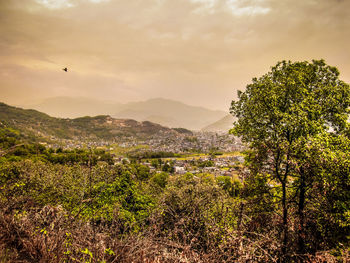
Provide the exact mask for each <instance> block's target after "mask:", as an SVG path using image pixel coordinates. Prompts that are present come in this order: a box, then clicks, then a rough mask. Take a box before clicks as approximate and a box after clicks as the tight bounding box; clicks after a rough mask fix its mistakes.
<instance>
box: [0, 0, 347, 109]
mask: <svg viewBox="0 0 350 263" xmlns="http://www.w3.org/2000/svg"><path fill="white" fill-rule="evenodd" d="M320 58H324V59H325V60H326V62H327V63H328V64H330V65H333V66H336V67H338V69H339V70H340V72H341V79H343V80H344V81H346V82H350V0H343V1H341V0H255V1H254V0H0V101H4V102H7V103H10V104H22V103H26V102H31V101H32V100H36V99H41V98H47V97H53V96H82V97H93V98H98V99H102V100H115V101H119V102H128V101H134V100H144V99H148V98H153V97H164V98H170V99H174V100H179V101H182V102H185V103H188V104H192V105H201V106H205V107H208V108H212V109H223V110H227V109H228V107H229V104H230V101H231V100H232V99H233V98H234V97H236V90H237V89H244V88H245V86H246V84H248V83H250V81H251V78H253V77H259V76H261V75H262V74H264V73H266V72H267V71H268V70H269V69H270V67H271V66H272V65H274V64H276V62H277V61H280V60H283V59H285V60H289V59H290V60H293V61H295V60H311V59H320ZM63 67H68V72H67V73H65V72H64V71H62V68H63Z"/></svg>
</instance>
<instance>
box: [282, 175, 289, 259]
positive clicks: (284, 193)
mask: <svg viewBox="0 0 350 263" xmlns="http://www.w3.org/2000/svg"><path fill="white" fill-rule="evenodd" d="M282 210H283V223H282V224H283V225H282V235H283V236H282V254H283V256H285V255H286V253H287V245H288V207H287V189H286V180H284V181H282Z"/></svg>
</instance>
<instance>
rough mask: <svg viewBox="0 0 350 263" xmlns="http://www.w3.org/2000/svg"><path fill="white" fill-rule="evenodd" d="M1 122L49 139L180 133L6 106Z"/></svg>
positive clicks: (154, 126)
mask: <svg viewBox="0 0 350 263" xmlns="http://www.w3.org/2000/svg"><path fill="white" fill-rule="evenodd" d="M0 121H1V124H2V125H3V126H5V127H10V128H15V129H18V130H20V131H21V132H22V133H23V134H25V135H26V136H31V137H41V138H45V139H80V140H81V139H103V140H111V139H114V138H118V137H130V136H134V137H137V138H143V137H147V136H151V135H154V134H157V133H158V132H160V131H162V132H173V133H177V132H176V131H175V130H172V129H169V128H166V127H163V126H161V125H159V124H155V123H152V122H148V121H144V122H138V121H135V120H130V119H114V118H112V117H110V116H108V115H100V116H95V117H81V118H75V119H61V118H55V117H51V116H49V115H47V114H45V113H42V112H39V111H36V110H24V109H21V108H17V107H13V106H9V105H6V104H4V103H0Z"/></svg>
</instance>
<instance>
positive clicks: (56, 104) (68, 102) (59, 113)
mask: <svg viewBox="0 0 350 263" xmlns="http://www.w3.org/2000/svg"><path fill="white" fill-rule="evenodd" d="M28 107H30V108H33V109H36V110H39V111H42V112H45V113H47V114H49V115H52V116H55V117H65V118H68V117H69V118H74V117H79V116H86V115H89V116H95V115H101V114H103V115H110V116H112V117H115V118H123V119H125V118H126V119H135V120H137V121H151V122H155V123H159V124H161V125H163V126H167V127H172V128H174V127H183V128H186V129H190V130H200V129H202V128H203V127H206V126H207V125H210V124H211V123H213V122H215V121H216V120H218V119H220V118H222V117H224V116H225V115H226V114H227V113H226V112H224V111H219V110H210V109H207V108H204V107H197V106H191V105H187V104H184V103H182V102H178V101H174V100H168V99H163V98H155V99H150V100H146V101H139V102H129V103H126V104H121V103H118V102H110V101H109V102H108V101H101V100H95V99H88V98H72V97H56V98H50V99H47V100H44V101H42V102H41V103H38V104H35V105H34V104H33V105H27V106H25V108H28Z"/></svg>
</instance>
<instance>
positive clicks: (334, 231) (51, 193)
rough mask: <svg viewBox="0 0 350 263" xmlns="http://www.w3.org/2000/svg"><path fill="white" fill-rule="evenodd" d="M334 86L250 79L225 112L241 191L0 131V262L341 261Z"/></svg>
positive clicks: (339, 132)
mask: <svg viewBox="0 0 350 263" xmlns="http://www.w3.org/2000/svg"><path fill="white" fill-rule="evenodd" d="M338 75H339V73H338V71H337V70H336V69H335V68H333V67H329V66H327V65H326V64H325V63H324V61H313V62H312V63H307V62H300V63H291V62H281V63H278V64H277V65H276V66H275V67H273V68H272V69H271V72H269V73H267V74H266V75H264V76H263V77H261V78H259V79H253V83H252V84H250V85H248V87H247V90H246V91H245V92H243V93H240V95H239V100H238V101H236V102H233V103H232V107H231V110H232V113H233V114H234V115H236V116H237V122H235V124H234V128H233V130H232V132H233V133H235V134H237V135H239V136H241V137H242V139H243V140H244V141H245V142H246V143H247V144H248V145H249V147H250V148H249V150H248V151H247V152H246V163H245V168H242V169H238V170H237V171H238V172H239V173H240V174H239V176H238V177H237V178H240V180H238V179H233V178H231V177H228V176H218V177H216V178H215V177H214V176H213V175H210V174H196V175H193V174H190V173H187V174H183V175H174V174H173V172H174V171H173V169H172V165H171V162H169V163H168V161H165V160H162V159H161V157H165V156H167V157H168V155H169V153H158V155H156V156H152V155H150V154H148V153H146V155H145V156H139V155H137V156H132V157H133V158H131V162H129V161H123V162H121V163H118V164H115V162H114V159H113V156H111V155H110V154H109V153H107V152H104V151H101V150H92V149H91V150H90V149H85V150H84V149H74V150H62V149H55V150H53V149H50V148H47V147H45V146H43V145H41V144H38V143H29V142H28V138H27V137H26V136H25V135H23V134H22V133H21V131H19V130H16V129H13V128H9V127H7V126H6V125H4V124H2V126H1V127H0V128H1V129H0V148H1V152H0V156H1V157H0V189H1V191H0V262H348V261H349V260H350V251H349V237H350V191H349V189H350V176H349V175H350V151H349V150H350V149H349V147H350V138H349V136H350V131H349V123H348V113H349V112H348V111H349V105H350V88H349V85H347V84H346V83H344V82H342V81H340V80H339V79H338ZM79 121H81V122H84V121H86V120H85V119H82V120H79ZM212 155H213V158H214V157H215V153H214V152H213V154H212ZM141 158H154V159H152V160H150V162H151V166H152V167H155V168H157V171H156V172H151V171H150V168H149V167H148V166H144V165H141V164H140V163H139V160H140V159H141ZM193 165H198V167H199V166H201V167H210V166H212V165H213V162H212V161H210V160H207V161H199V160H198V161H197V162H196V163H195V164H193Z"/></svg>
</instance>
